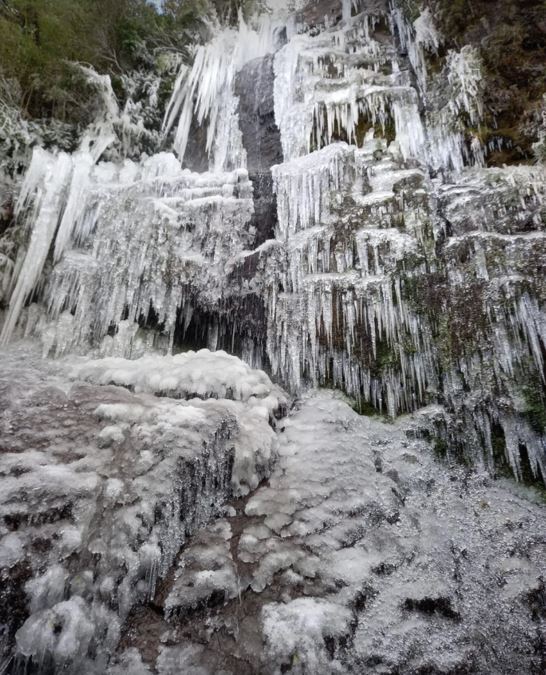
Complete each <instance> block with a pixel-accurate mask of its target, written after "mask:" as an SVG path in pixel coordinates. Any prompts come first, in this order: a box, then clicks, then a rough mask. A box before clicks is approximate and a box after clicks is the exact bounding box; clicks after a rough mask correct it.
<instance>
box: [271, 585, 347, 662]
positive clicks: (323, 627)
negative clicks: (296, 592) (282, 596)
mask: <svg viewBox="0 0 546 675" xmlns="http://www.w3.org/2000/svg"><path fill="white" fill-rule="evenodd" d="M351 619H352V613H351V611H350V610H349V609H348V608H346V607H341V606H339V605H337V604H335V603H331V602H328V601H327V600H324V599H318V598H297V599H295V600H292V601H291V602H289V603H287V604H270V605H266V606H265V607H264V609H263V612H262V621H263V624H264V635H265V639H266V650H265V652H266V653H265V656H268V657H270V658H271V659H272V660H273V661H274V662H276V663H283V662H284V663H286V662H288V663H289V664H291V665H295V664H298V663H300V662H301V663H303V664H305V665H304V668H305V670H308V671H309V672H314V673H318V672H330V673H342V672H345V670H344V668H343V667H342V665H341V663H336V662H335V661H334V662H332V660H331V659H330V658H329V657H328V653H327V649H326V644H325V642H326V641H327V640H333V641H334V642H335V641H339V640H341V639H343V638H347V636H348V635H349V634H350V628H349V625H350V623H351Z"/></svg>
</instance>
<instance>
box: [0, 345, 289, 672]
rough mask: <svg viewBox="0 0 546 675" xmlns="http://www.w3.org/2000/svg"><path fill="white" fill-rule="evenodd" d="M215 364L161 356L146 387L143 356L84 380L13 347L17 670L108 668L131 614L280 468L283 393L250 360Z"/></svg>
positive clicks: (10, 569)
mask: <svg viewBox="0 0 546 675" xmlns="http://www.w3.org/2000/svg"><path fill="white" fill-rule="evenodd" d="M209 356H210V353H203V352H202V353H200V354H197V355H193V356H191V355H189V357H188V355H184V357H180V358H178V359H177V358H176V357H175V359H174V360H171V361H170V362H169V363H168V364H163V365H162V360H161V359H160V360H157V359H156V360H153V359H152V361H153V362H152V363H150V362H148V364H149V365H148V368H149V371H150V372H149V375H148V379H147V376H146V373H147V370H146V368H147V366H146V362H145V361H141V362H130V363H127V362H126V365H125V368H126V370H125V371H124V370H123V368H124V363H123V361H122V360H120V359H118V360H116V361H115V362H113V363H112V364H109V363H108V361H100V362H99V363H98V364H95V365H94V364H93V363H91V364H89V363H87V362H85V363H84V364H83V366H82V365H81V364H80V365H79V367H78V368H77V370H76V372H75V373H74V377H75V378H76V381H75V382H74V383H71V382H70V380H69V379H68V377H67V374H66V372H65V373H63V372H62V371H63V370H64V371H66V370H67V369H68V370H69V368H68V366H67V364H64V365H63V366H62V367H61V368H59V366H58V365H57V366H53V365H52V364H51V363H49V362H40V360H39V359H38V358H37V356H36V353H35V352H33V351H32V350H30V351H29V349H28V348H27V349H24V348H19V349H14V350H12V351H10V352H8V353H6V352H3V353H2V364H3V368H2V374H1V380H0V396H1V404H2V405H1V410H2V412H1V416H0V424H1V435H2V443H1V448H0V458H1V464H0V495H1V497H0V578H1V580H2V584H1V587H2V590H1V594H2V601H3V602H2V607H3V608H5V610H4V609H3V610H2V614H0V623H1V633H0V635H1V638H2V639H1V642H0V646H1V649H2V652H1V654H0V656H1V659H2V661H1V662H2V667H3V669H4V668H7V672H17V667H18V666H20V667H21V668H23V669H24V670H25V672H37V673H43V672H52V673H57V672H61V670H62V671H63V672H78V671H79V672H81V671H82V669H83V671H84V672H86V673H91V672H96V673H99V672H104V670H105V668H106V664H107V663H108V660H109V657H110V655H111V654H112V653H113V650H115V648H116V645H117V643H118V640H119V638H120V628H121V625H122V624H123V622H124V620H125V618H126V616H127V614H128V613H129V612H130V610H131V609H132V608H133V606H135V605H137V604H140V603H143V602H148V601H149V600H150V599H151V598H153V597H154V595H155V592H156V588H157V584H158V582H159V581H160V580H161V579H163V578H164V577H165V576H166V575H167V574H168V572H169V570H170V568H171V566H172V564H173V562H174V560H175V558H176V556H177V554H178V551H179V549H180V548H181V547H182V546H183V544H184V543H185V541H186V540H187V538H188V537H190V535H191V534H193V533H194V532H195V531H196V530H199V529H200V528H201V527H203V525H204V524H205V523H207V522H208V521H209V520H210V519H211V518H212V517H214V516H217V515H218V513H219V512H220V510H221V507H222V505H223V503H224V502H225V501H226V500H227V499H229V498H232V497H233V496H234V495H241V494H245V493H246V492H248V491H250V490H253V489H254V488H255V487H256V486H257V485H258V483H259V482H260V480H262V479H263V478H264V477H265V476H267V475H268V474H269V471H270V467H271V463H272V461H273V459H274V453H275V445H276V441H275V435H274V432H273V430H272V429H271V428H270V426H269V420H270V418H271V420H273V414H274V413H279V412H280V409H281V407H282V406H283V405H284V403H283V400H282V398H283V397H282V395H281V394H280V392H278V391H277V390H276V389H275V388H273V387H272V385H271V383H270V382H269V380H268V378H267V376H266V375H265V374H264V373H261V374H259V373H253V372H252V371H251V370H250V369H249V368H248V367H247V366H245V365H244V364H242V363H241V362H240V361H238V359H236V358H234V357H228V356H227V355H224V357H222V355H221V353H217V354H216V355H215V356H213V357H212V360H209ZM207 363H208V364H209V366H210V370H211V373H212V377H211V376H209V377H207V375H206V367H205V369H203V367H202V366H203V365H204V364H207ZM135 365H136V370H135V368H134V366H135ZM162 367H163V368H164V370H163V371H162V370H161V368H162ZM109 368H110V370H108V369H109ZM59 371H60V372H59ZM161 372H163V374H162V375H161V374H160V373H161ZM137 373H138V377H139V378H140V379H139V380H138V384H135V383H134V379H133V380H131V378H134V377H136V375H137ZM194 373H198V374H199V378H198V379H195V377H194ZM245 373H246V374H245ZM176 374H178V379H176ZM119 378H121V380H120V379H119ZM127 378H129V379H127ZM173 378H175V379H173ZM129 381H131V382H133V384H131V385H129ZM94 382H104V384H102V385H101V384H94ZM116 382H119V383H120V384H121V385H122V386H114V385H113V384H108V383H116ZM129 388H131V389H133V390H134V389H135V388H136V389H137V390H138V391H140V393H138V394H135V393H131V392H130V391H129ZM145 392H150V393H145ZM152 392H153V393H155V394H156V396H154V395H153V393H152ZM275 392H277V393H278V394H279V396H277V394H276V393H275ZM166 394H168V395H169V396H167V395H166ZM177 394H178V399H174V398H172V397H173V396H175V395H177ZM198 396H200V398H197V397H198ZM271 396H273V398H271ZM228 397H230V398H231V400H227V398H228ZM181 398H182V399H191V400H189V401H186V400H180V399H181ZM271 406H273V407H271ZM14 645H15V646H14ZM10 664H11V665H10ZM17 664H18V665H17ZM4 672H6V671H5V670H4Z"/></svg>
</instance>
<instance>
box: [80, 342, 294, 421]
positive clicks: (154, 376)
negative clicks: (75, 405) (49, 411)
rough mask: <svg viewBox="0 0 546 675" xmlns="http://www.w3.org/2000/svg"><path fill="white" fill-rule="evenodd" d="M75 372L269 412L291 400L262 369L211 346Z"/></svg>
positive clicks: (92, 364) (87, 365)
mask: <svg viewBox="0 0 546 675" xmlns="http://www.w3.org/2000/svg"><path fill="white" fill-rule="evenodd" d="M73 376H74V377H75V378H79V379H83V380H87V381H89V382H94V383H96V384H116V385H120V386H123V387H127V388H129V389H131V390H132V391H135V392H136V393H140V392H146V393H151V394H156V395H163V396H169V397H171V398H194V397H199V398H218V399H224V398H229V399H234V400H236V401H243V402H245V403H246V402H249V403H250V405H253V406H254V405H255V406H262V407H264V409H265V410H266V411H267V413H268V414H272V413H273V412H275V411H276V410H278V409H279V408H281V407H282V406H283V405H286V402H287V401H286V397H285V395H284V394H283V392H282V391H281V390H280V389H279V388H278V387H276V386H275V385H273V383H272V382H271V380H270V379H269V377H268V376H267V375H266V374H265V373H264V372H263V371H261V370H253V369H252V368H250V366H248V365H247V364H246V363H243V362H242V361H241V360H240V359H238V358H237V357H236V356H231V355H230V354H227V353H226V352H223V351H217V352H211V351H209V350H208V349H202V350H200V351H198V352H192V351H190V352H184V353H181V354H176V355H175V356H143V357H141V358H140V359H137V360H135V361H129V360H126V359H115V358H110V359H108V358H106V359H99V360H96V361H83V362H82V363H81V365H78V366H76V367H75V369H74V373H73Z"/></svg>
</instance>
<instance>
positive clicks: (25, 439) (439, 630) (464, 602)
mask: <svg viewBox="0 0 546 675" xmlns="http://www.w3.org/2000/svg"><path fill="white" fill-rule="evenodd" d="M2 363H3V369H2V373H1V375H0V397H1V413H0V415H1V416H0V424H1V425H2V426H1V441H2V442H1V454H0V517H1V520H0V528H1V530H0V574H1V579H2V583H1V586H0V594H1V599H2V603H1V606H0V624H1V625H2V630H3V633H2V635H3V641H4V647H3V648H4V657H3V658H4V660H3V661H2V662H0V663H1V664H2V668H4V670H3V671H2V669H1V668H0V672H3V673H9V672H13V673H17V672H24V668H25V667H26V668H27V670H26V672H31V673H33V672H36V673H38V672H42V673H57V672H75V671H78V672H80V673H104V672H106V671H107V670H108V672H109V673H110V675H122V674H125V675H142V674H144V673H153V672H157V673H160V674H162V675H178V674H180V673H184V675H190V674H193V675H197V674H199V675H206V674H209V673H210V674H220V673H223V674H224V675H227V673H232V674H234V675H235V674H237V675H240V674H242V675H244V674H245V673H248V674H251V673H284V672H293V673H313V674H319V675H320V674H322V673H324V674H326V673H344V672H355V673H368V672H369V673H393V674H394V673H507V674H508V673H514V675H515V674H516V673H518V674H520V673H540V672H544V667H545V665H546V662H545V644H546V643H545V640H544V636H545V629H546V616H545V611H544V607H545V587H544V577H545V574H546V563H545V560H546V555H545V554H546V522H545V519H544V507H543V504H542V503H541V501H540V495H539V494H538V493H537V492H534V491H531V490H530V489H527V488H524V487H522V486H516V484H515V483H513V482H509V481H506V482H505V481H501V480H498V481H493V480H492V479H491V478H490V477H488V476H486V475H485V474H480V473H476V472H475V471H471V470H468V469H466V468H464V467H448V466H446V465H445V464H441V463H438V462H437V461H436V459H435V457H434V454H433V451H432V449H431V448H430V446H429V444H428V443H427V442H426V441H425V440H424V438H423V437H424V436H426V433H425V431H424V430H425V429H426V427H427V423H428V422H427V419H428V418H429V416H431V415H433V414H434V412H435V411H434V410H430V409H429V410H427V409H425V410H423V411H422V412H421V413H419V414H418V415H415V416H413V417H411V418H410V417H406V418H401V419H400V420H399V421H397V422H396V423H394V424H393V423H386V422H383V421H381V420H380V419H379V418H367V417H363V416H360V415H358V414H356V413H355V412H354V411H353V410H352V408H351V407H350V406H349V405H348V404H347V403H346V402H345V400H343V399H342V398H341V397H339V396H338V395H337V394H335V393H333V392H329V391H325V390H322V391H315V392H310V393H309V394H308V395H307V396H305V397H303V398H301V399H300V400H298V401H297V402H296V403H295V405H294V406H293V408H292V410H291V412H290V413H289V414H288V415H287V416H286V417H284V419H281V421H278V420H276V419H275V416H277V417H280V416H282V415H283V414H285V413H286V407H287V402H286V399H285V398H284V395H283V393H282V392H281V391H280V390H279V389H278V388H277V387H275V386H274V385H273V384H272V383H271V381H270V380H269V378H268V377H267V376H266V375H265V374H264V373H263V372H261V371H255V370H251V369H250V368H248V367H247V366H246V365H245V364H243V363H242V362H241V361H239V360H238V359H236V358H235V357H231V356H228V355H227V354H225V353H223V352H216V353H211V352H208V351H206V350H203V351H201V352H198V353H192V352H190V353H187V354H181V355H178V356H176V357H154V356H147V357H144V358H143V359H140V360H137V361H132V362H131V361H125V360H123V359H102V360H99V361H89V359H82V360H80V361H78V360H77V359H74V358H72V359H71V360H64V361H60V362H59V361H57V362H50V361H47V360H46V361H44V360H41V359H40V358H39V357H38V355H37V353H35V352H34V351H33V349H31V348H30V347H29V346H28V345H23V346H19V347H16V348H15V347H14V348H12V349H11V350H10V351H9V352H4V353H3V355H2ZM275 427H276V431H274V428H275ZM14 643H15V647H14V649H15V651H16V653H17V657H16V659H15V660H10V656H9V654H10V653H11V650H12V647H13V644H14ZM0 644H1V643H0ZM112 655H114V657H113V658H111V656H112ZM108 663H110V665H108Z"/></svg>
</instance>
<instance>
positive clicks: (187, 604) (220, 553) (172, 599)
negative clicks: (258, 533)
mask: <svg viewBox="0 0 546 675" xmlns="http://www.w3.org/2000/svg"><path fill="white" fill-rule="evenodd" d="M230 538H231V528H230V525H229V524H228V523H227V522H225V521H216V522H215V523H214V525H213V526H211V527H210V528H207V530H206V531H205V532H203V535H202V536H201V535H198V536H197V537H195V538H194V539H193V540H192V543H191V545H190V546H188V547H187V548H186V549H185V550H184V552H183V553H182V555H181V556H180V558H179V561H178V567H177V569H176V571H175V580H174V583H173V586H172V588H171V591H170V593H169V595H168V597H167V599H166V600H165V604H164V610H165V614H166V616H167V618H171V619H172V618H173V617H177V616H184V615H186V614H189V613H191V612H193V611H196V610H199V609H201V608H203V607H206V606H210V605H215V604H216V605H218V604H225V603H227V602H228V601H229V600H232V599H233V598H236V597H237V596H238V595H239V593H240V590H241V589H240V585H239V578H238V573H237V569H236V567H235V563H234V561H233V558H232V555H231V551H230V541H229V540H230Z"/></svg>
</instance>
